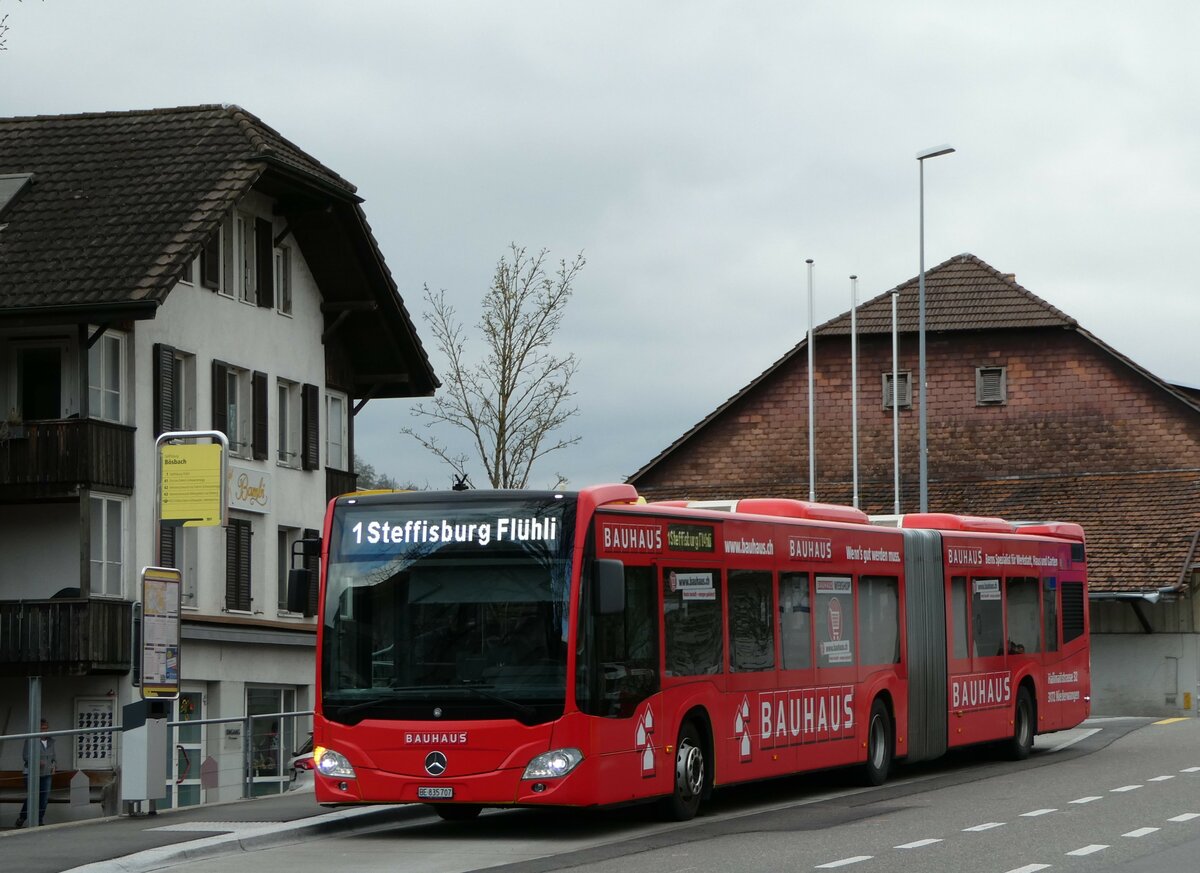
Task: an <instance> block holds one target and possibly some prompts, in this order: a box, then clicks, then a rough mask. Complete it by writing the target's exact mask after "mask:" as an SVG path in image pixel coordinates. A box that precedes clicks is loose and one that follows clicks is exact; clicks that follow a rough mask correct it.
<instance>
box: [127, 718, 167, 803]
mask: <svg viewBox="0 0 1200 873" xmlns="http://www.w3.org/2000/svg"><path fill="white" fill-rule="evenodd" d="M170 714H171V701H170V700H139V701H135V702H133V703H127V704H125V706H124V707H123V708H122V709H121V743H122V759H123V760H122V766H121V800H122V802H126V801H130V802H133V801H143V800H163V799H165V798H166V796H167V721H168V720H169V718H170Z"/></svg>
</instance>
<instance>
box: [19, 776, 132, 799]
mask: <svg viewBox="0 0 1200 873" xmlns="http://www.w3.org/2000/svg"><path fill="white" fill-rule="evenodd" d="M83 773H84V775H86V776H87V778H88V802H89V803H103V802H104V801H105V799H106V798H105V793H106V792H107V791H109V790H110V788H111V789H113V790H115V788H116V783H117V774H116V773H115V772H114V771H112V770H84V771H83ZM74 776H75V771H74V770H59V771H58V772H57V773H55V774H54V775H53V776H51V777H50V802H51V803H70V802H71V779H73V778H74ZM27 790H28V788H27V786H26V785H25V774H24V773H22V772H21V771H20V770H0V803H22V802H24V800H25V796H26V791H27Z"/></svg>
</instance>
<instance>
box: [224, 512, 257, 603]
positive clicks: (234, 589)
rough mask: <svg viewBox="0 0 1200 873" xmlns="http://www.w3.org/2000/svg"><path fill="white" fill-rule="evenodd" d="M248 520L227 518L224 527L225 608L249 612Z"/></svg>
mask: <svg viewBox="0 0 1200 873" xmlns="http://www.w3.org/2000/svg"><path fill="white" fill-rule="evenodd" d="M250 539H251V528H250V522H249V521H247V520H246V519H243V518H231V519H229V527H227V528H226V529H225V608H226V609H236V610H241V611H242V612H249V611H250V608H251V606H252V598H251V587H250Z"/></svg>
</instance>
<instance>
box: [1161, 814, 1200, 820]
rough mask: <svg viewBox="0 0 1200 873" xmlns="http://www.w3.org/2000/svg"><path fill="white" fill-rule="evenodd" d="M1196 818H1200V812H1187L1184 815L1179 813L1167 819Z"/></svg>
mask: <svg viewBox="0 0 1200 873" xmlns="http://www.w3.org/2000/svg"><path fill="white" fill-rule="evenodd" d="M1194 818H1200V812H1185V813H1184V814H1183V815H1177V816H1175V817H1174V818H1169V819H1167V821H1191V820H1192V819H1194Z"/></svg>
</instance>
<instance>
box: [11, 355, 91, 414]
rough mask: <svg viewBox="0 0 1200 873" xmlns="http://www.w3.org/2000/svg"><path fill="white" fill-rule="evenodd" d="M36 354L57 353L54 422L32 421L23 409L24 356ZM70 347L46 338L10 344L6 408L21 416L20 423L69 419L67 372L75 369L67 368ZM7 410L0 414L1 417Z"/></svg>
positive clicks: (69, 385)
mask: <svg viewBox="0 0 1200 873" xmlns="http://www.w3.org/2000/svg"><path fill="white" fill-rule="evenodd" d="M38 350H53V351H56V352H58V414H57V415H55V416H54V417H53V418H39V417H31V416H30V414H29V411H28V410H27V409H26V404H25V395H24V388H25V386H24V382H23V381H22V378H21V377H22V373H23V372H24V370H25V367H24V361H23V356H24V355H25V354H27V353H29V352H33V351H38ZM68 350H69V347H68V344H67V341H66V340H64V339H58V338H52V337H45V338H38V337H29V338H27V339H19V340H14V341H13V343H12V376H11V378H10V380H9V397H10V398H11V400H10V401H9V405H10V406H11V407H12V408H13V409H15V410H17V412H18V413H19V415H20V416H21V421H58V420H61V419H63V418H66V417H67V415H69V414H70V413H69V411H68V410H69V405H70V392H71V388H72V386H73V383H72V382H71V379H70V375H71V374H70V371H71V370H73V369H75V368H73V367H69V366H68V356H67V353H68ZM3 412H7V410H0V413H3Z"/></svg>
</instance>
